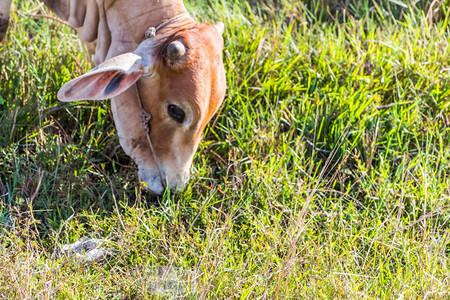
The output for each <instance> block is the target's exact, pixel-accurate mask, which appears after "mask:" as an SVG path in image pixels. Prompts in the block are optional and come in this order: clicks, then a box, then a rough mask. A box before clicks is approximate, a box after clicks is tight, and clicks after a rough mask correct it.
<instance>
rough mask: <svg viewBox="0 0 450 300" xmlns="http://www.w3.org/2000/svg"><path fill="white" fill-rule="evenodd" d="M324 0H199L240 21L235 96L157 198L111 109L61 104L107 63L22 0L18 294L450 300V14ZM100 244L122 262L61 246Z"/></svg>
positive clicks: (13, 39) (5, 165)
mask: <svg viewBox="0 0 450 300" xmlns="http://www.w3.org/2000/svg"><path fill="white" fill-rule="evenodd" d="M323 2H324V1H306V2H305V3H301V2H292V1H268V0H266V1H249V2H246V1H232V0H224V1H200V0H191V1H187V2H186V4H187V6H188V7H189V10H190V11H191V12H192V14H193V15H195V16H196V17H197V18H198V19H200V20H204V21H211V22H215V21H223V22H224V23H225V28H226V29H225V41H226V49H225V55H224V60H225V66H226V69H227V78H228V92H227V97H226V101H225V103H224V105H223V106H222V107H221V109H220V111H219V112H218V114H217V116H216V117H215V118H214V119H213V120H212V121H211V123H210V125H209V126H208V127H207V130H206V132H205V137H204V140H203V142H202V143H201V145H200V149H199V151H198V153H197V155H196V157H195V159H194V163H193V169H192V179H191V181H190V182H189V184H188V186H187V187H186V188H185V189H184V191H182V192H181V193H179V194H176V195H169V194H165V195H164V196H163V197H159V198H156V197H151V196H149V195H148V194H147V193H146V192H145V191H144V190H142V189H141V188H140V186H139V182H138V179H137V171H136V167H135V165H134V163H133V162H132V161H131V160H130V159H129V158H128V157H127V156H126V155H125V154H124V152H123V151H122V150H121V148H120V146H119V142H118V138H117V136H116V132H115V129H114V125H113V121H112V116H111V113H110V111H109V101H106V102H96V103H94V102H77V103H71V104H62V103H59V102H58V101H57V99H56V92H57V90H58V88H59V87H60V86H61V85H62V84H63V83H64V82H66V81H67V80H69V79H71V78H73V77H75V76H77V75H79V74H81V73H82V72H84V71H86V70H88V69H89V61H88V60H87V59H86V58H85V57H83V51H82V46H81V44H80V42H79V40H78V38H77V35H76V33H75V32H74V31H72V30H71V29H70V28H69V27H68V26H65V25H64V24H62V23H61V22H58V21H56V20H54V19H50V18H46V17H42V15H48V14H50V13H49V12H48V11H47V10H46V9H45V8H43V7H42V5H40V4H39V3H38V2H37V1H31V0H23V1H18V0H17V1H15V5H14V9H13V14H12V19H11V23H10V27H9V32H8V35H7V38H6V41H4V42H3V43H1V44H0V54H1V56H0V124H1V125H0V298H18V299H29V298H38V299H55V298H58V299H67V298H69V299H85V298H86V299H104V298H111V299H145V298H150V299H153V298H173V297H175V296H182V297H184V298H191V299H197V298H207V299H216V298H220V299H224V298H233V299H234V298H240V299H254V298H263V299H265V298H279V299H283V298H303V299H417V298H423V299H425V298H426V299H449V298H450V257H449V256H450V228H449V218H450V211H449V208H450V174H449V173H450V147H449V146H450V89H449V87H450V85H449V84H450V82H449V78H450V76H449V74H450V47H449V43H448V39H449V36H450V31H449V29H448V22H449V18H450V9H446V7H447V4H445V3H443V2H445V1H429V3H428V4H427V5H422V6H421V7H420V9H419V8H412V7H411V6H408V2H406V1H387V0H386V1H370V0H365V1H356V0H354V1H342V2H347V3H350V4H348V6H339V3H338V2H337V1H334V2H335V3H336V4H335V5H332V6H330V7H328V8H327V7H325V6H323ZM330 2H333V1H330ZM334 2H333V3H334ZM375 2H379V4H378V5H376V4H374V3H375ZM431 2H433V4H434V6H433V5H431V4H430V3H431ZM19 3H20V5H19ZM358 3H359V4H358ZM425 3H427V2H425ZM19 6H20V7H19ZM84 236H87V237H92V238H102V239H105V240H107V242H106V246H107V247H108V249H110V251H112V252H113V255H111V256H108V257H107V258H106V259H105V260H103V261H101V262H97V263H93V264H85V263H80V262H78V261H76V260H75V259H71V258H66V257H64V256H61V255H60V252H61V250H60V249H61V246H62V245H64V244H69V243H73V242H75V241H77V240H78V239H79V238H81V237H84ZM163 271H167V272H166V273H167V274H168V276H163V275H161V274H162V273H164V272H163ZM158 287H159V288H158Z"/></svg>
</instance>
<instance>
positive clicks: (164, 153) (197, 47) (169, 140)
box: [0, 0, 226, 195]
mask: <svg viewBox="0 0 450 300" xmlns="http://www.w3.org/2000/svg"><path fill="white" fill-rule="evenodd" d="M10 2H11V1H10V0H6V1H5V0H0V38H2V37H3V36H4V33H5V31H6V27H7V24H8V22H7V20H8V15H9V9H10ZM43 2H44V3H45V5H47V6H48V7H49V8H50V9H51V10H52V11H53V12H54V13H55V14H56V15H58V16H59V17H60V18H62V19H64V20H66V21H67V22H68V23H69V25H70V26H72V27H74V28H76V29H77V30H78V33H79V36H80V38H81V40H82V41H83V42H84V43H86V44H87V46H88V49H90V52H91V54H92V55H93V62H94V65H95V67H94V68H93V69H92V70H90V71H88V72H87V73H85V74H83V75H81V76H79V77H76V78H74V79H73V80H71V81H69V82H68V83H66V84H65V85H64V86H63V87H61V89H60V90H59V91H58V94H57V97H58V99H59V100H60V101H64V102H70V101H80V100H103V99H108V98H111V110H112V114H113V119H114V123H115V126H116V130H117V134H118V137H119V142H120V145H121V147H122V148H123V150H124V151H125V153H126V154H127V155H129V156H130V157H131V158H132V159H133V160H134V161H135V162H136V165H137V167H138V175H139V178H140V180H141V182H142V185H143V186H144V187H145V188H146V189H147V190H149V191H150V193H153V194H156V195H161V194H163V193H164V191H165V189H166V188H169V189H170V190H180V189H182V188H183V186H184V185H185V184H186V182H187V180H188V178H189V172H190V166H191V164H192V160H193V157H194V154H195V151H196V149H197V147H198V144H199V142H200V140H201V138H202V135H203V131H204V129H205V127H206V125H207V123H208V122H209V121H210V119H211V118H212V116H213V114H214V113H215V112H216V110H217V109H218V107H219V106H220V104H221V103H222V101H223V99H224V97H225V92H226V77H225V70H224V65H223V58H222V52H223V47H224V41H223V38H222V35H223V31H224V25H223V23H220V22H219V23H216V24H209V23H201V24H199V23H197V22H196V21H195V20H194V19H193V18H192V17H191V16H190V15H189V13H188V12H187V10H186V8H185V6H184V3H183V1H182V0H44V1H43Z"/></svg>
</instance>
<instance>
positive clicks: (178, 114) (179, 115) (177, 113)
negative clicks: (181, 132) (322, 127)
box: [167, 104, 186, 124]
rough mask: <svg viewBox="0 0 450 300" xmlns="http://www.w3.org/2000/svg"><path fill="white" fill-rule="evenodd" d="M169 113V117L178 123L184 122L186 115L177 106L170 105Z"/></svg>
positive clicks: (168, 107)
mask: <svg viewBox="0 0 450 300" xmlns="http://www.w3.org/2000/svg"><path fill="white" fill-rule="evenodd" d="M167 112H168V113H169V116H171V117H172V118H173V119H174V120H175V121H177V122H178V123H180V124H181V123H183V122H184V118H185V116H186V114H185V113H184V110H183V109H182V108H181V107H179V106H177V105H175V104H169V106H167Z"/></svg>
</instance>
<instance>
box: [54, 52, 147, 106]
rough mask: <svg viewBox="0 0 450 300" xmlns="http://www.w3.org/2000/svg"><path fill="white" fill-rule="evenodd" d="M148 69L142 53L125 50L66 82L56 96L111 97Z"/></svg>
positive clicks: (69, 98) (75, 98)
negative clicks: (123, 52)
mask: <svg viewBox="0 0 450 300" xmlns="http://www.w3.org/2000/svg"><path fill="white" fill-rule="evenodd" d="M148 69H149V63H148V62H147V61H145V60H144V59H142V57H141V56H139V55H136V54H134V53H125V54H122V55H119V56H116V57H113V58H111V59H109V60H107V61H105V62H103V63H101V64H100V65H98V66H97V67H95V68H94V69H92V70H90V71H89V72H87V73H85V74H83V75H81V76H80V77H77V78H75V79H72V80H71V81H69V82H67V83H66V84H64V85H63V86H62V87H61V89H60V90H59V91H58V95H57V96H58V99H59V100H60V101H63V102H71V101H79V100H104V99H108V98H111V97H114V96H117V95H119V94H121V93H123V92H124V91H125V90H127V89H128V88H129V87H130V86H131V85H133V84H134V83H135V82H136V81H137V80H138V79H139V78H140V77H141V76H142V75H143V74H146V73H147V72H148Z"/></svg>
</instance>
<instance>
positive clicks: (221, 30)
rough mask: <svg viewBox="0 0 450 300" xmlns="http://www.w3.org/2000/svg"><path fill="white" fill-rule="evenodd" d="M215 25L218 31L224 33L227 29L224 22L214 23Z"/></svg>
mask: <svg viewBox="0 0 450 300" xmlns="http://www.w3.org/2000/svg"><path fill="white" fill-rule="evenodd" d="M214 26H215V27H216V29H217V31H219V33H220V34H221V35H222V34H223V31H224V29H225V24H223V23H222V22H217V23H215V24H214Z"/></svg>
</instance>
